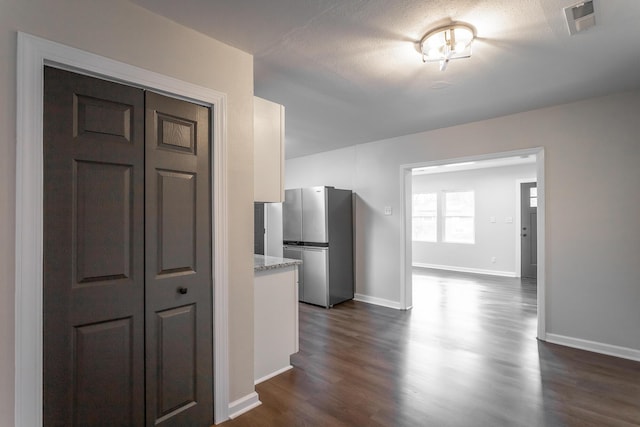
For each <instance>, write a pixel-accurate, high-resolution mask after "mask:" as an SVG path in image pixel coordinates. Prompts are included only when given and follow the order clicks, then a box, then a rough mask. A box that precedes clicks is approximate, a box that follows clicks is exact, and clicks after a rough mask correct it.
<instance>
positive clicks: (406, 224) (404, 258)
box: [400, 147, 547, 341]
mask: <svg viewBox="0 0 640 427" xmlns="http://www.w3.org/2000/svg"><path fill="white" fill-rule="evenodd" d="M527 155H535V156H536V178H537V182H538V215H537V218H538V279H537V283H538V284H537V287H538V329H537V334H538V339H540V340H543V341H544V340H546V335H547V332H546V331H547V329H546V306H545V303H546V297H545V295H546V294H545V286H546V275H545V271H546V268H545V267H546V260H545V206H546V201H545V176H544V147H536V148H529V149H524V150H515V151H508V152H502V153H492V154H483V155H479V156H469V157H461V158H456V159H445V160H434V161H426V162H421V163H411V164H405V165H400V199H401V203H400V211H401V212H400V218H402V219H401V221H402V224H401V227H400V229H401V233H400V242H401V243H400V307H401V308H402V309H404V310H406V309H409V308H411V305H412V300H411V297H412V295H411V294H412V292H411V289H412V278H411V275H412V273H411V270H412V267H411V260H412V257H413V254H412V247H411V227H410V224H411V221H410V220H411V202H412V201H411V196H410V194H411V176H412V175H411V169H413V168H417V167H428V166H439V165H445V164H451V163H463V162H470V161H482V160H489V159H497V158H502V157H515V156H527ZM407 191H409V194H407Z"/></svg>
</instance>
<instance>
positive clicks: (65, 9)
mask: <svg viewBox="0 0 640 427" xmlns="http://www.w3.org/2000/svg"><path fill="white" fill-rule="evenodd" d="M17 31H23V32H26V33H30V34H33V35H36V36H39V37H43V38H46V39H49V40H52V41H56V42H60V43H63V44H66V45H68V46H72V47H77V48H80V49H84V50H87V51H90V52H92V53H96V54H98V55H101V56H105V57H108V58H112V59H115V60H118V61H122V62H125V63H128V64H132V65H135V66H138V67H141V68H145V69H148V70H152V71H156V72H159V73H161V74H164V75H168V76H171V77H176V78H178V79H181V80H183V81H186V82H189V83H194V84H197V85H200V86H204V87H208V88H211V89H215V90H218V91H220V92H225V93H226V94H227V96H228V98H227V106H228V110H227V118H228V127H227V133H228V143H229V144H228V146H229V150H228V176H227V180H228V181H227V182H228V185H229V190H230V191H229V205H228V215H229V230H228V232H229V265H228V274H229V280H230V285H229V286H230V289H229V304H230V307H229V317H230V318H229V323H230V325H229V327H230V331H229V335H230V357H229V359H230V399H231V400H232V401H233V400H235V399H238V398H240V397H243V396H246V395H247V394H249V393H251V392H253V390H254V386H253V257H252V252H253V249H252V246H253V233H252V231H253V227H251V226H250V224H252V223H253V209H252V206H253V126H251V123H252V122H253V57H252V56H251V55H249V54H247V53H245V52H242V51H239V50H237V49H235V48H232V47H230V46H227V45H224V44H222V43H220V42H218V41H216V40H213V39H211V38H208V37H205V36H204V35H202V34H201V33H198V32H196V31H193V30H190V29H187V28H185V27H182V26H180V25H178V24H176V23H174V22H171V21H169V20H167V19H165V18H162V17H160V16H158V15H155V14H152V13H150V12H148V11H146V10H144V9H142V8H140V7H138V6H135V5H133V4H132V3H130V2H128V1H125V0H109V1H74V0H28V1H25V0H0V293H1V294H2V298H1V299H0V425H2V426H10V425H13V424H14V351H15V348H14V343H15V337H14V326H15V323H14V315H15V312H14V296H15V292H14V283H15V268H14V265H15V256H14V250H15V249H14V248H15V246H14V245H15V224H16V222H15V197H16V195H15V187H16V169H15V158H16V125H15V123H16V32H17ZM167 52H170V54H168V53H167Z"/></svg>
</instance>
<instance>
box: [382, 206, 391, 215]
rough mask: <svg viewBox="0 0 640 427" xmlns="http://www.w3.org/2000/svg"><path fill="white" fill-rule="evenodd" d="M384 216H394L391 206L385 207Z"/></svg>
mask: <svg viewBox="0 0 640 427" xmlns="http://www.w3.org/2000/svg"><path fill="white" fill-rule="evenodd" d="M384 214H385V215H391V214H393V209H391V206H385V207H384Z"/></svg>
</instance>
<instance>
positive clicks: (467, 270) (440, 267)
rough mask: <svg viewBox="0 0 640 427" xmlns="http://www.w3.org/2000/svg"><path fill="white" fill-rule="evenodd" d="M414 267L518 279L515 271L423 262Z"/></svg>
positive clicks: (415, 263)
mask: <svg viewBox="0 0 640 427" xmlns="http://www.w3.org/2000/svg"><path fill="white" fill-rule="evenodd" d="M412 265H413V266H414V267H421V268H435V269H436V270H449V271H459V272H461V273H476V274H488V275H491V276H502V277H516V273H515V272H513V271H501V270H485V269H483V268H471V267H457V266H455V265H438V264H425V263H422V262H414V263H413V264H412Z"/></svg>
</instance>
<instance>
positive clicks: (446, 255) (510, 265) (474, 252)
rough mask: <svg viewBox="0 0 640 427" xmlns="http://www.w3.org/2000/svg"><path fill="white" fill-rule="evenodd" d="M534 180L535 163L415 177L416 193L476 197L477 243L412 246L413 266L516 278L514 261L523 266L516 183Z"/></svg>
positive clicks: (432, 243) (439, 243)
mask: <svg viewBox="0 0 640 427" xmlns="http://www.w3.org/2000/svg"><path fill="white" fill-rule="evenodd" d="M535 176H536V165H535V163H532V164H525V165H517V166H503V167H495V168H485V169H476V170H469V171H461V172H447V173H434V174H426V175H415V176H413V178H412V183H413V185H412V189H413V193H437V194H440V195H442V192H443V191H469V190H472V191H474V193H475V243H474V244H461V243H447V242H443V241H442V240H440V241H438V242H421V241H414V242H412V245H413V260H412V261H413V264H414V265H417V266H426V265H432V266H440V267H450V268H453V269H456V268H461V269H463V270H470V271H477V272H482V273H492V274H501V275H511V276H515V274H516V262H518V263H519V262H520V260H516V256H515V255H516V240H515V236H516V218H515V217H516V199H517V195H516V180H517V179H523V178H533V177H535ZM439 202H440V203H442V196H440V201H439ZM491 217H493V218H494V219H495V222H491V221H490V219H491ZM507 218H511V222H508V221H507ZM439 221H440V222H439V227H440V228H442V221H441V220H440V219H439ZM492 257H495V262H493V261H492Z"/></svg>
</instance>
